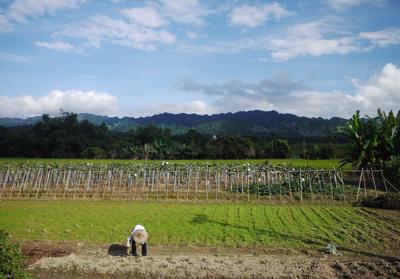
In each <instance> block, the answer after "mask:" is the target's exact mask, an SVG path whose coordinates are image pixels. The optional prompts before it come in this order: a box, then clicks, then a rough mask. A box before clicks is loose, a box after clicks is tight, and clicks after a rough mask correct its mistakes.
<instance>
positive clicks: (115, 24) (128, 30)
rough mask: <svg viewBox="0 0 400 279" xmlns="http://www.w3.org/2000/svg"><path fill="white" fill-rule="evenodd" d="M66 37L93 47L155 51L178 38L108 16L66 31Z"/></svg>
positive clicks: (100, 16)
mask: <svg viewBox="0 0 400 279" xmlns="http://www.w3.org/2000/svg"><path fill="white" fill-rule="evenodd" d="M63 34H64V35H67V36H70V37H76V38H81V39H83V40H84V41H86V42H87V44H88V45H90V46H93V47H100V46H101V44H102V43H103V42H108V43H111V44H115V45H121V46H126V47H131V48H135V49H142V50H147V51H151V50H155V49H156V44H158V43H161V44H173V43H174V42H175V41H176V37H175V36H174V35H173V34H171V33H170V32H168V31H166V30H162V29H161V30H158V29H152V28H147V27H145V26H140V25H137V24H134V23H128V22H126V21H124V20H120V19H113V18H110V17H107V16H102V15H98V16H94V17H92V18H91V20H90V21H89V22H88V23H86V24H84V25H83V26H80V27H76V28H72V29H68V30H65V31H64V32H63Z"/></svg>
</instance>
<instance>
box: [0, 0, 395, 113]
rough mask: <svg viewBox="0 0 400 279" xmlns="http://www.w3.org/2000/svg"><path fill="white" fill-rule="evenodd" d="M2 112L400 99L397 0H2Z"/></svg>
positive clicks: (329, 105) (351, 105)
mask: <svg viewBox="0 0 400 279" xmlns="http://www.w3.org/2000/svg"><path fill="white" fill-rule="evenodd" d="M0 84H1V86H0V117H22V118H25V117H30V116H37V115H41V114H44V113H47V114H50V115H58V114H59V113H60V111H68V112H76V113H81V112H86V113H94V114H98V115H108V116H134V117H138V116H149V115H153V114H157V113H163V112H171V113H197V114H215V113H223V112H236V111H248V110H256V109H257V110H265V111H269V110H276V111H278V112H281V113H292V114H296V115H299V116H308V117H323V118H330V117H334V116H339V117H350V116H351V115H352V114H353V113H354V112H355V111H356V110H360V111H361V114H362V115H370V116H374V115H376V111H377V109H378V108H381V109H383V110H385V111H389V110H395V111H398V110H399V109H400V1H399V0H314V1H312V0H309V1H292V0H287V1H261V0H260V1H250V0H249V1H234V0H233V1H222V0H210V1H198V0H155V1H146V0H144V1H141V0H137V1H128V0H0Z"/></svg>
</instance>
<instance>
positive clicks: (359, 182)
mask: <svg viewBox="0 0 400 279" xmlns="http://www.w3.org/2000/svg"><path fill="white" fill-rule="evenodd" d="M363 173H364V169H363V168H362V169H361V173H360V179H359V180H358V188H357V197H356V201H357V202H358V196H359V194H360V188H361V180H362V177H363Z"/></svg>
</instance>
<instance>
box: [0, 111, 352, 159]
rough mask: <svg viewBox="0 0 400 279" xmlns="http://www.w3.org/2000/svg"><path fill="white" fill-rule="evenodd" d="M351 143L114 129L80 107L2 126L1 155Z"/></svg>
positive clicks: (281, 154) (155, 153)
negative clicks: (83, 115) (81, 115)
mask: <svg viewBox="0 0 400 279" xmlns="http://www.w3.org/2000/svg"><path fill="white" fill-rule="evenodd" d="M344 146H345V143H343V139H341V140H339V143H338V142H337V139H336V138H335V137H332V138H328V139H314V141H312V140H310V139H307V141H306V140H305V139H298V140H293V139H291V140H290V141H289V140H287V139H282V138H275V137H272V138H271V137H250V136H241V135H237V136H225V135H214V134H208V135H205V134H201V133H199V132H197V131H196V130H194V129H191V130H189V131H188V132H187V133H185V134H172V133H171V131H170V130H169V129H167V128H161V127H157V126H154V125H147V126H139V127H137V128H136V129H134V130H130V131H128V132H114V131H111V130H110V129H109V128H108V127H107V126H106V125H105V124H101V125H94V124H92V123H90V122H88V121H87V120H84V121H78V117H77V115H76V114H75V113H63V114H62V116H60V117H50V116H49V115H43V116H42V119H41V121H39V122H38V123H36V124H35V125H33V126H23V127H12V128H5V127H1V126H0V156H1V157H39V158H112V159H115V158H120V159H242V158H288V157H304V158H308V159H328V158H333V157H342V156H341V154H343V149H344Z"/></svg>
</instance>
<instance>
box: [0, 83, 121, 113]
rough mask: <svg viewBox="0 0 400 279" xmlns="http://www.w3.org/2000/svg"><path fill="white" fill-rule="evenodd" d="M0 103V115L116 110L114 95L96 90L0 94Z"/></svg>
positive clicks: (116, 104) (109, 111) (105, 111)
mask: <svg viewBox="0 0 400 279" xmlns="http://www.w3.org/2000/svg"><path fill="white" fill-rule="evenodd" d="M0 103H1V104H2V106H1V107H0V117H29V116H36V115H41V114H44V113H48V114H52V115H54V114H57V113H59V109H63V110H64V111H69V112H76V113H80V112H87V113H94V114H100V115H114V114H116V113H117V112H118V100H117V98H116V97H115V96H113V95H110V94H108V93H103V92H96V91H79V90H67V91H60V90H54V91H51V92H50V93H48V94H47V95H44V96H40V97H33V96H30V95H25V96H19V97H7V96H0Z"/></svg>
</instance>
